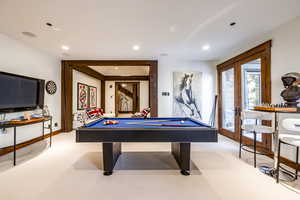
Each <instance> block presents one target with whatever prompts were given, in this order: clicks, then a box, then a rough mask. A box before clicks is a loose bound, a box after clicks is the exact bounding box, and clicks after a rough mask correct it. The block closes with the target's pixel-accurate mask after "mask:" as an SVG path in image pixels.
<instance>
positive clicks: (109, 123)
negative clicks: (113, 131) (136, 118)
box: [103, 120, 119, 125]
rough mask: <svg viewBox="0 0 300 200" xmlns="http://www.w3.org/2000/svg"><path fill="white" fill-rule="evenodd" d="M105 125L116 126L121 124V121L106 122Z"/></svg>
mask: <svg viewBox="0 0 300 200" xmlns="http://www.w3.org/2000/svg"><path fill="white" fill-rule="evenodd" d="M103 124H104V125H116V124H119V121H117V120H106V121H104V122H103Z"/></svg>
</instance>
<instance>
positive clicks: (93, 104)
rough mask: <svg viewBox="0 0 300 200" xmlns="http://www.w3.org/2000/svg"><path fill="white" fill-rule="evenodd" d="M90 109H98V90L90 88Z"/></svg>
mask: <svg viewBox="0 0 300 200" xmlns="http://www.w3.org/2000/svg"><path fill="white" fill-rule="evenodd" d="M89 107H90V108H97V88H96V87H94V86H89Z"/></svg>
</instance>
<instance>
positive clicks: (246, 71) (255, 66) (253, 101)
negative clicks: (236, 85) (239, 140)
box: [241, 59, 262, 141]
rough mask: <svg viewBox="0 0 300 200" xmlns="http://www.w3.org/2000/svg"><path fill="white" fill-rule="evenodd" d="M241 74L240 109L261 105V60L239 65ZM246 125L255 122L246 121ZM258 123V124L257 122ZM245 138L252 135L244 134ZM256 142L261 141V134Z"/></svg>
mask: <svg viewBox="0 0 300 200" xmlns="http://www.w3.org/2000/svg"><path fill="white" fill-rule="evenodd" d="M241 67H242V68H241V72H242V109H243V110H249V109H252V108H253V107H254V106H255V105H258V104H260V103H261V98H262V97H261V95H262V91H261V59H256V60H253V61H250V62H247V63H245V64H242V65H241ZM244 123H246V124H255V123H256V121H255V120H254V119H253V120H246V121H244ZM259 123H260V122H259ZM245 136H246V137H249V138H251V139H253V134H252V133H249V134H247V133H245ZM257 136H258V137H257V140H258V141H262V138H261V134H258V135H257Z"/></svg>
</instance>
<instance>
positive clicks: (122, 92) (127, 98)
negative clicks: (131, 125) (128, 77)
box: [115, 82, 140, 117]
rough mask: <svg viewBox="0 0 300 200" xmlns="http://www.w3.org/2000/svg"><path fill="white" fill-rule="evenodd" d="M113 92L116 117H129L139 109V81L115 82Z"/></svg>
mask: <svg viewBox="0 0 300 200" xmlns="http://www.w3.org/2000/svg"><path fill="white" fill-rule="evenodd" d="M115 94H116V95H115V102H116V106H115V109H116V111H115V113H116V116H117V117H130V116H131V115H132V114H134V113H136V112H139V111H140V83H139V82H116V88H115Z"/></svg>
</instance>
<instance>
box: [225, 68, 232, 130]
mask: <svg viewBox="0 0 300 200" xmlns="http://www.w3.org/2000/svg"><path fill="white" fill-rule="evenodd" d="M234 108H235V106H234V69H233V68H231V69H228V70H226V71H223V72H222V128H223V129H226V130H229V131H231V132H234V131H235V111H234V110H235V109H234Z"/></svg>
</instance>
